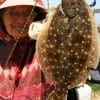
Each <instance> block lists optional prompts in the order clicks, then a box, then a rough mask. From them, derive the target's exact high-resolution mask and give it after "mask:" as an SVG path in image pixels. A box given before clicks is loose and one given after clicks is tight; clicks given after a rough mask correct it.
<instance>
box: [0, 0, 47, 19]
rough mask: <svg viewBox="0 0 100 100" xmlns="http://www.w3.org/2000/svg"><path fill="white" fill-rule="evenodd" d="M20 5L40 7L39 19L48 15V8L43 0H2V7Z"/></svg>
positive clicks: (0, 4)
mask: <svg viewBox="0 0 100 100" xmlns="http://www.w3.org/2000/svg"><path fill="white" fill-rule="evenodd" d="M19 5H27V6H36V7H37V8H38V9H39V11H38V12H37V13H38V17H39V20H42V19H43V18H45V16H46V9H45V6H44V3H43V1H42V0H0V9H3V8H7V7H12V6H19ZM38 17H37V18H38ZM36 20H38V19H36Z"/></svg>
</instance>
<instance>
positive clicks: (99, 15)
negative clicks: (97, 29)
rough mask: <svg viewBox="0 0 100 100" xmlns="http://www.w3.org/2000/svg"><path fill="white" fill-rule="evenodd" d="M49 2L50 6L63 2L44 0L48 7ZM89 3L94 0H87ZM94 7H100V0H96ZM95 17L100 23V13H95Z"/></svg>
mask: <svg viewBox="0 0 100 100" xmlns="http://www.w3.org/2000/svg"><path fill="white" fill-rule="evenodd" d="M47 1H48V2H49V6H50V7H54V6H57V5H59V4H60V3H61V0H44V4H45V6H46V7H48V6H47V5H48V2H47ZM86 1H87V3H88V4H91V3H93V1H94V0H86ZM92 9H100V0H96V5H95V7H92ZM94 18H95V20H96V23H97V24H100V14H99V13H98V14H95V15H94Z"/></svg>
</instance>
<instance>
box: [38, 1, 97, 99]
mask: <svg viewBox="0 0 100 100" xmlns="http://www.w3.org/2000/svg"><path fill="white" fill-rule="evenodd" d="M61 7H62V9H61ZM93 19H94V18H93V15H92V12H91V10H90V8H89V6H88V5H87V4H86V3H85V1H84V0H62V5H61V6H60V7H58V8H57V10H56V12H55V14H54V16H53V18H52V20H51V23H50V26H49V29H48V32H47V33H45V32H44V33H43V34H40V36H39V37H38V40H37V47H36V50H37V54H38V56H39V61H40V64H41V66H42V70H43V72H44V73H45V75H46V76H47V77H49V78H50V79H51V80H52V81H53V82H54V84H55V87H56V88H55V90H54V91H53V92H52V93H51V94H50V96H49V97H48V100H56V99H57V100H65V98H66V95H67V90H68V89H70V88H72V87H75V86H76V85H78V84H79V83H81V82H82V81H83V80H85V79H86V78H87V76H88V70H87V69H88V67H91V66H95V65H96V63H97V62H98V39H97V31H96V27H95V23H94V21H93ZM95 45H96V46H95ZM94 52H96V53H94ZM91 53H92V55H91Z"/></svg>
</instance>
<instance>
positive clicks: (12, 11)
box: [2, 6, 35, 40]
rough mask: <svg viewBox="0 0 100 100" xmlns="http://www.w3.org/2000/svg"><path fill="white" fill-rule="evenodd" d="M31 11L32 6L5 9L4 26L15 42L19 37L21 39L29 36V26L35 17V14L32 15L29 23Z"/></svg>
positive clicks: (3, 15)
mask: <svg viewBox="0 0 100 100" xmlns="http://www.w3.org/2000/svg"><path fill="white" fill-rule="evenodd" d="M31 11H32V6H14V7H8V8H5V9H4V12H3V14H2V20H3V23H4V26H5V28H6V31H7V32H8V34H9V35H11V36H12V37H13V38H14V39H15V40H16V39H17V38H18V37H19V36H20V37H21V38H24V37H26V36H28V29H29V25H30V24H31V23H32V21H33V20H34V17H35V16H34V14H32V15H31V17H30V19H29V20H28V22H27V19H28V18H29V15H30V12H31ZM26 22H27V24H26Z"/></svg>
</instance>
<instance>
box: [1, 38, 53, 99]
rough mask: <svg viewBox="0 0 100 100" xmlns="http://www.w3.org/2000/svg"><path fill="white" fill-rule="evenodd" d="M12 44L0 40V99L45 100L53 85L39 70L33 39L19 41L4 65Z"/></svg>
mask: <svg viewBox="0 0 100 100" xmlns="http://www.w3.org/2000/svg"><path fill="white" fill-rule="evenodd" d="M13 45H14V43H10V42H9V43H8V42H4V41H2V40H0V80H1V82H0V100H45V99H46V97H47V96H48V95H49V93H50V92H51V91H52V90H53V89H54V86H53V84H52V82H50V81H49V80H48V79H47V78H46V77H45V76H44V74H43V72H42V71H41V67H40V64H39V61H38V57H37V54H34V52H35V41H33V40H32V41H30V42H26V43H23V42H19V43H18V44H17V46H16V48H15V50H14V52H13V54H12V56H11V59H10V60H9V62H8V64H7V66H5V64H6V61H7V58H8V56H9V54H10V52H11V50H12V48H13Z"/></svg>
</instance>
